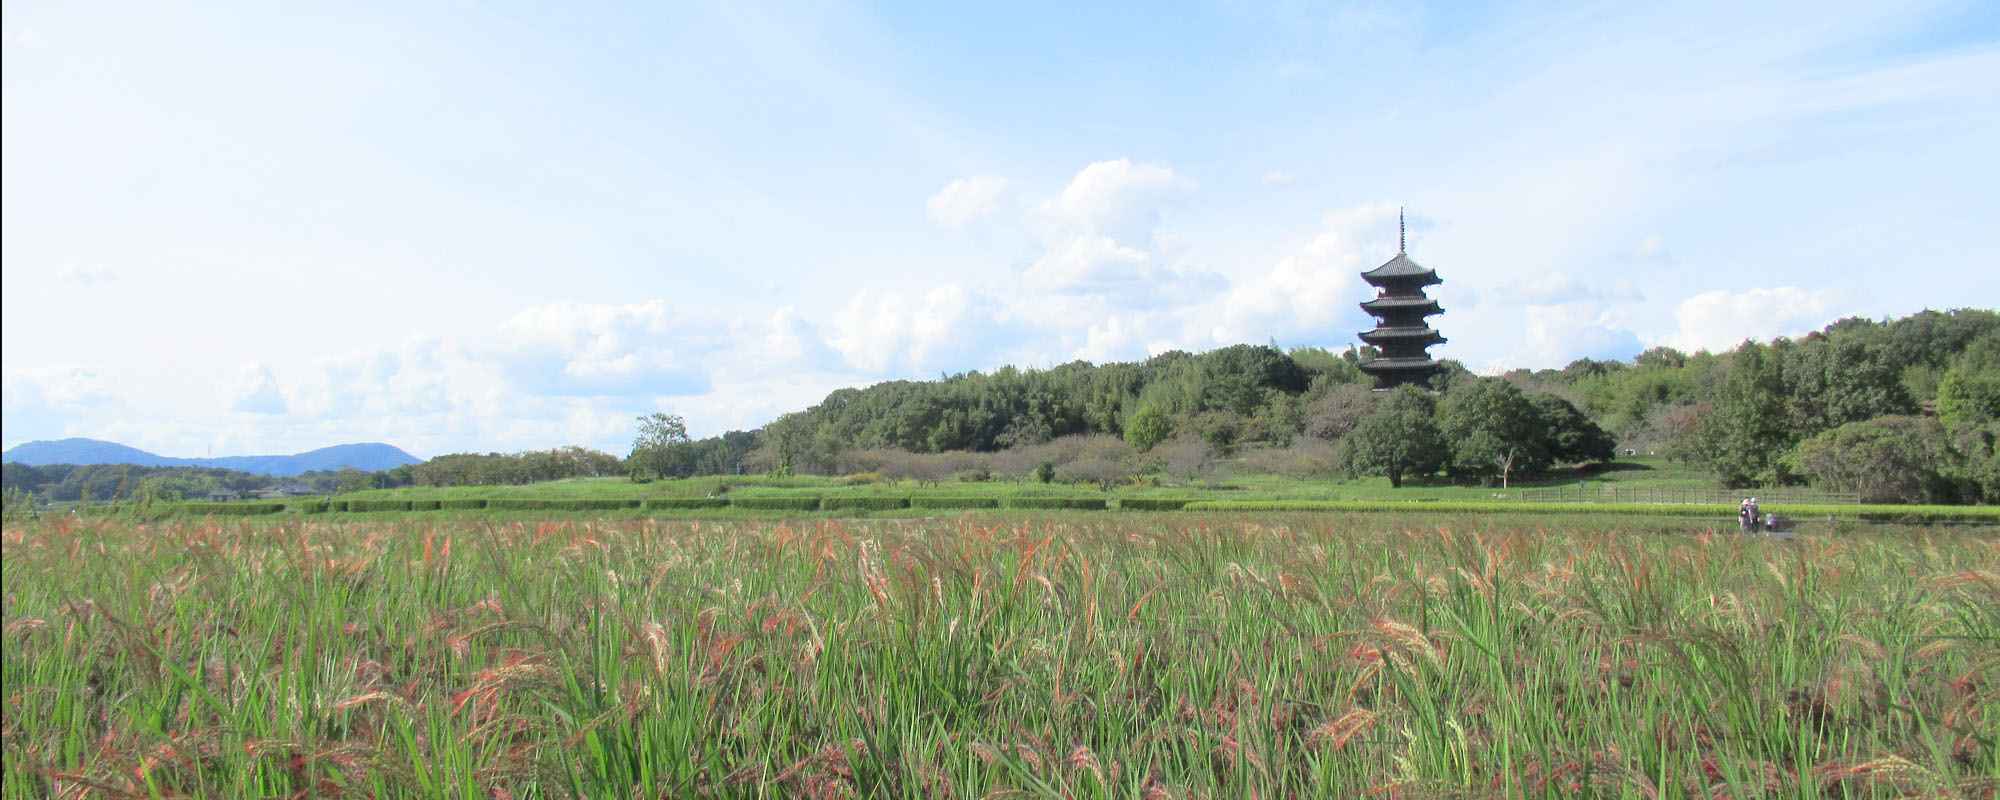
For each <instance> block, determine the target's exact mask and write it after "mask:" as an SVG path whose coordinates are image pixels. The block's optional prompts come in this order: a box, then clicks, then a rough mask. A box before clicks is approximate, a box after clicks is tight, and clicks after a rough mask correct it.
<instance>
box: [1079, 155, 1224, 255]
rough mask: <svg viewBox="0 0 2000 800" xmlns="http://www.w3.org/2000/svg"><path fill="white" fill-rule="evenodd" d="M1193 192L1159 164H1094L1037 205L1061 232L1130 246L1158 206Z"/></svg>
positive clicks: (1154, 217)
mask: <svg viewBox="0 0 2000 800" xmlns="http://www.w3.org/2000/svg"><path fill="white" fill-rule="evenodd" d="M1194 188H1195V184H1194V182H1193V181H1191V180H1188V179H1187V178H1184V177H1182V176H1180V175H1179V174H1177V173H1175V172H1174V171H1173V169H1172V168H1170V167H1167V166H1165V165H1162V164H1142V163H1135V162H1134V161H1132V160H1131V159H1129V158H1121V159H1117V160H1115V161H1099V162H1096V163H1093V164H1090V165H1088V166H1085V167H1084V168H1083V169H1081V170H1079V171H1078V172H1077V173H1076V175H1075V176H1074V177H1072V178H1070V181H1069V184H1068V185H1066V186H1064V187H1063V190H1062V192H1061V193H1060V194H1058V195H1056V196H1055V197H1054V198H1053V199H1051V200H1049V201H1048V202H1046V203H1043V204H1042V213H1043V214H1044V216H1046V217H1047V218H1049V219H1050V220H1053V221H1054V222H1055V223H1056V225H1057V226H1058V227H1059V228H1061V229H1065V230H1071V231H1084V232H1094V233H1102V234H1105V235H1109V236H1112V237H1114V238H1118V239H1121V240H1123V241H1126V242H1127V243H1132V242H1133V240H1136V239H1138V238H1140V236H1139V235H1137V234H1140V233H1142V232H1143V231H1149V230H1150V229H1151V227H1152V225H1153V224H1154V222H1155V221H1156V220H1157V219H1158V215H1159V205H1160V202H1161V201H1163V200H1165V199H1167V198H1170V197H1173V196H1176V195H1179V194H1182V193H1185V192H1188V191H1191V190H1193V189H1194Z"/></svg>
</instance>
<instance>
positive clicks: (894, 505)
mask: <svg viewBox="0 0 2000 800" xmlns="http://www.w3.org/2000/svg"><path fill="white" fill-rule="evenodd" d="M819 507H820V508H821V509H822V510H826V511H894V510H896V509H899V508H909V507H910V498H907V497H867V496H852V497H828V498H824V499H822V500H820V504H819Z"/></svg>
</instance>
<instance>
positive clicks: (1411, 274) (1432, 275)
mask: <svg viewBox="0 0 2000 800" xmlns="http://www.w3.org/2000/svg"><path fill="white" fill-rule="evenodd" d="M1409 278H1418V279H1423V280H1428V281H1433V282H1441V281H1438V276H1437V273H1436V272H1434V271H1432V270H1431V269H1430V268H1429V267H1425V266H1423V265H1421V264H1418V263H1417V262H1415V261H1411V260H1410V257H1409V255H1408V254H1405V253H1397V254H1396V257H1395V258H1392V259H1389V260H1388V261H1387V262H1384V263H1383V264H1382V266H1379V267H1376V268H1374V269H1371V270H1369V271H1367V272H1363V273H1361V279H1362V280H1365V281H1367V282H1369V283H1375V282H1376V281H1381V280H1398V279H1409Z"/></svg>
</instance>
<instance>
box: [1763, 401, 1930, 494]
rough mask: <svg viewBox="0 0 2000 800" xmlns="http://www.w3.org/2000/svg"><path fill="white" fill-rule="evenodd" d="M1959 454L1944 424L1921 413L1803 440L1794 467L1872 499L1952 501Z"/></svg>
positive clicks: (1854, 424) (1814, 478)
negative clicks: (1951, 442) (1950, 443)
mask: <svg viewBox="0 0 2000 800" xmlns="http://www.w3.org/2000/svg"><path fill="white" fill-rule="evenodd" d="M1956 461H1957V454H1955V453H1954V452H1953V451H1952V449H1951V447H1950V445H1949V441H1948V439H1947V437H1946V435H1945V430H1944V426H1942V425H1939V424H1938V423H1937V421H1936V420H1932V419H1926V418H1923V417H1910V416H1887V417H1877V418H1875V419H1868V420H1862V421H1860V422H1850V423H1847V424H1846V425H1842V426H1840V427H1838V428H1834V429H1833V430H1830V431H1825V432H1822V433H1820V434H1819V435H1816V436H1814V437H1812V438H1810V439H1807V440H1805V441H1803V442H1800V443H1799V446H1798V449H1797V450H1796V451H1794V452H1793V453H1792V455H1791V458H1790V462H1791V463H1790V465H1791V467H1792V469H1794V470H1796V471H1797V472H1799V473H1801V474H1804V475H1805V476H1807V477H1808V478H1810V479H1811V481H1812V483H1813V485H1815V486H1822V487H1825V488H1827V489H1831V490H1834V491H1843V492H1856V493H1859V494H1860V495H1861V499H1862V500H1863V501H1865V502H1871V503H1922V502H1953V501H1956V500H1958V499H1959V496H1958V495H1959V491H1958V489H1957V487H1956V486H1955V485H1954V484H1953V481H1952V475H1953V474H1954V473H1955V472H1956V471H1957V470H1956V467H1957V464H1956Z"/></svg>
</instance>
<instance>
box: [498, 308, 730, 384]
mask: <svg viewBox="0 0 2000 800" xmlns="http://www.w3.org/2000/svg"><path fill="white" fill-rule="evenodd" d="M727 328H728V326H727V324H725V323H723V322H721V321H718V320H709V319H700V318H695V317H691V316H689V315H687V314H685V313H676V312H674V311H673V310H671V309H669V308H668V307H667V304H666V302H665V301H661V300H653V301H649V302H644V303H635V304H630V305H581V304H575V303H557V304H552V305H546V306H539V307H536V308H531V309H528V310H526V311H522V312H521V313H519V314H516V315H514V317H513V318H512V319H510V320H508V321H507V323H506V324H505V325H504V326H502V328H501V335H500V339H499V342H498V343H497V347H496V348H495V350H494V352H493V355H494V357H496V358H498V359H501V360H502V361H503V363H505V364H506V367H507V369H508V372H509V373H510V375H511V376H512V377H513V378H514V379H515V380H517V381H519V382H520V383H522V384H523V385H524V386H527V387H529V388H531V389H532V390H534V391H536V392H537V393H542V394H550V395H558V396H593V395H596V396H613V395H615V396H631V397H636V396H645V395H680V394H699V393H701V392H704V391H707V389H708V381H707V376H706V374H705V372H704V371H703V370H702V369H701V366H700V362H701V359H702V357H703V356H704V355H706V354H708V353H711V352H713V351H715V350H717V349H720V348H721V347H722V346H723V341H724V340H725V339H726V338H727V337H728V330H727Z"/></svg>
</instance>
